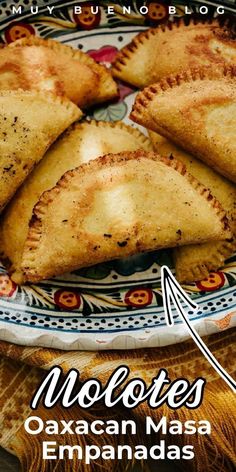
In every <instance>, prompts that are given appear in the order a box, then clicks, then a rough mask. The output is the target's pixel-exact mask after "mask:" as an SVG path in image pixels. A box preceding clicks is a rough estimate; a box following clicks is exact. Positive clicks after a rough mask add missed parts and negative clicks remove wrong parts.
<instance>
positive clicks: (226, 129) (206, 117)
mask: <svg viewBox="0 0 236 472" xmlns="http://www.w3.org/2000/svg"><path fill="white" fill-rule="evenodd" d="M131 118H132V119H133V120H134V121H136V122H137V123H139V124H142V125H144V126H146V127H147V128H149V129H151V130H153V131H156V132H157V133H159V134H161V135H162V136H165V137H166V138H168V139H170V140H171V141H174V142H175V143H176V144H177V145H179V146H181V147H182V148H183V149H185V150H186V151H189V152H190V153H192V154H193V155H194V156H196V157H197V158H200V159H201V160H203V161H204V162H206V163H207V164H208V165H209V166H210V167H212V168H213V169H214V170H216V171H218V172H219V173H220V174H222V175H224V176H225V177H228V178H229V179H230V180H232V181H233V182H236V140H235V133H236V66H232V67H231V66H228V67H220V68H218V69H213V68H202V69H194V70H191V71H186V72H183V73H181V74H179V75H177V76H170V77H168V78H166V79H164V80H162V81H160V82H159V83H157V84H154V85H151V86H150V87H147V88H146V89H144V91H143V92H140V93H139V94H138V96H137V98H136V101H135V104H134V106H133V110H132V113H131Z"/></svg>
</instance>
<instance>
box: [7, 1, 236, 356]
mask: <svg viewBox="0 0 236 472" xmlns="http://www.w3.org/2000/svg"><path fill="white" fill-rule="evenodd" d="M18 3H19V2H14V4H15V5H16V4H18ZM90 3H91V2H83V3H82V5H83V7H84V8H83V11H82V14H81V15H75V14H73V5H74V4H76V5H78V2H74V1H69V2H59V1H52V2H50V1H42V0H41V1H39V0H38V1H37V2H34V1H33V2H29V1H21V2H20V4H21V5H22V6H24V8H22V14H21V15H15V17H14V21H13V17H12V14H11V9H10V7H9V6H7V5H8V4H9V2H0V15H1V24H0V34H1V36H0V37H1V41H2V42H11V41H14V40H16V39H17V38H20V37H22V36H26V35H29V34H35V35H39V36H41V37H43V38H53V39H56V40H58V41H61V42H63V43H66V44H70V45H71V46H73V47H74V48H80V49H82V50H83V51H87V52H88V53H89V54H90V55H91V56H92V57H93V58H94V59H96V60H97V61H99V62H102V63H105V64H106V65H108V66H109V64H110V62H111V61H112V59H113V58H114V56H115V54H116V51H117V49H119V48H121V47H122V46H123V45H125V44H126V43H128V42H129V41H130V40H131V38H132V37H133V36H134V35H135V34H137V32H138V31H141V30H143V29H145V28H146V27H147V26H149V25H150V24H158V23H160V22H162V21H163V20H166V18H167V16H168V13H167V8H166V6H165V4H164V2H152V4H153V5H154V6H153V8H152V9H150V13H149V14H148V15H146V16H142V15H140V13H139V10H138V8H139V7H140V5H143V2H138V1H137V2H132V1H130V2H127V1H125V2H124V4H125V5H127V3H128V4H129V5H130V6H131V8H132V14H131V15H129V16H127V17H125V16H123V15H120V11H121V10H120V9H121V6H122V3H121V2H116V5H117V7H116V12H117V14H116V15H108V14H107V10H106V8H104V7H101V6H100V7H99V9H98V13H97V14H96V15H91V14H90V13H88V12H90V9H88V8H87V7H88V6H89V5H90ZM100 3H103V5H104V4H106V2H100ZM173 3H174V2H173ZM194 3H195V4H196V3H197V2H194ZM205 3H207V2H205ZM30 4H33V5H35V4H37V5H38V6H41V8H40V9H39V13H38V15H34V14H32V12H30V11H29V8H30ZM50 4H51V5H54V6H58V5H59V9H57V8H56V7H55V9H54V11H53V14H52V15H49V13H48V11H47V6H48V5H50ZM229 4H230V5H231V7H232V5H233V2H229ZM1 7H2V8H1ZM231 7H230V9H231ZM193 8H195V7H193ZM212 8H213V7H212ZM177 12H178V15H183V8H181V7H178V10H177ZM134 95H135V90H134V89H132V88H130V87H128V86H126V85H124V84H120V99H119V100H118V101H117V102H114V103H112V104H110V105H108V106H104V107H100V108H96V109H94V110H93V112H91V116H92V117H93V118H94V119H96V120H107V121H110V120H111V121H115V120H121V119H123V120H125V121H128V119H127V115H128V111H129V108H130V106H131V104H132V103H133V101H134ZM163 264H166V265H168V266H169V267H172V261H171V253H170V252H168V251H158V252H157V251H156V252H153V253H147V254H142V255H137V256H134V257H131V258H128V259H125V260H118V261H115V262H109V263H105V264H100V265H98V266H95V267H90V268H87V269H84V270H79V271H77V272H73V273H72V274H67V275H65V276H63V277H58V278H56V279H53V280H49V281H45V282H42V283H40V284H38V285H28V286H22V287H17V286H16V285H15V284H14V283H13V282H12V281H11V280H10V279H9V277H8V275H7V273H6V272H5V270H4V268H3V267H2V266H0V337H1V339H5V340H7V341H11V342H15V343H18V344H24V345H40V346H48V347H54V348H61V349H88V350H95V349H111V348H112V349H113V348H115V349H128V348H137V347H151V346H161V345H166V344H172V343H177V342H180V341H182V340H184V339H186V338H187V337H188V333H187V331H186V329H185V326H183V324H182V322H181V320H180V319H179V317H178V315H177V313H175V315H174V318H175V326H174V327H173V328H168V327H167V326H166V324H165V316H164V311H163V304H162V296H161V281H160V267H161V265H163ZM184 289H185V290H186V291H187V293H189V294H190V295H191V297H192V298H193V299H194V300H195V301H196V302H197V304H198V306H199V309H198V312H197V313H196V312H195V313H193V312H192V311H188V315H189V318H190V320H191V322H192V323H193V324H194V326H195V327H196V328H197V329H198V331H199V333H200V334H201V335H205V334H210V333H213V332H215V331H219V330H223V329H227V328H229V327H231V326H233V325H234V324H236V256H235V257H232V258H231V259H229V260H228V261H227V263H226V266H225V268H224V269H223V270H222V271H220V272H217V273H212V274H211V275H210V277H209V278H208V279H205V280H203V281H202V282H199V283H196V284H192V285H189V286H184Z"/></svg>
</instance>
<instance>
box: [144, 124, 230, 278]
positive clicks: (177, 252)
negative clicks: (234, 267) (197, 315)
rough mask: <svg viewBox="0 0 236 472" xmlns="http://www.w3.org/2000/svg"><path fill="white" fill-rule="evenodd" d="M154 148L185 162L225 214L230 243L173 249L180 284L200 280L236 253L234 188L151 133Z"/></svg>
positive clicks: (184, 153)
mask: <svg viewBox="0 0 236 472" xmlns="http://www.w3.org/2000/svg"><path fill="white" fill-rule="evenodd" d="M150 136H151V139H152V142H153V145H154V149H155V150H156V151H157V152H159V154H161V155H163V156H171V155H173V156H174V157H176V158H177V159H178V160H180V161H181V162H183V163H184V165H185V166H186V169H187V171H188V172H190V173H191V174H192V175H193V176H194V177H196V178H197V179H198V180H199V181H200V182H201V183H202V184H203V185H204V186H205V187H207V188H209V189H210V191H211V193H212V194H213V195H214V196H215V197H216V198H217V200H219V202H220V203H221V205H222V206H223V208H224V209H225V210H226V212H227V216H228V220H229V224H230V227H231V230H232V234H233V238H232V240H229V241H214V242H213V241H212V242H210V243H204V244H192V245H190V246H182V247H178V248H176V249H174V260H175V270H176V275H177V278H178V280H179V281H180V282H193V281H196V280H202V279H204V278H205V277H207V276H208V275H209V272H210V271H215V270H218V269H219V268H220V267H222V266H223V265H224V262H225V260H226V259H227V258H228V257H230V256H232V255H233V253H234V252H235V251H236V188H235V185H234V184H232V183H230V182H229V181H228V180H226V179H225V178H224V177H222V176H220V175H219V174H217V173H216V172H215V171H214V170H212V169H210V167H208V166H206V165H205V164H203V163H202V162H201V161H198V160H197V159H195V158H194V157H193V156H191V155H190V154H187V153H186V152H184V151H183V150H182V149H180V148H178V147H177V146H175V144H173V143H171V142H170V141H168V140H167V139H166V138H163V137H162V136H160V135H158V134H157V133H154V132H153V131H151V132H150Z"/></svg>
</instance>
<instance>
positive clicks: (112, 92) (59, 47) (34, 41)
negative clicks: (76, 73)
mask: <svg viewBox="0 0 236 472" xmlns="http://www.w3.org/2000/svg"><path fill="white" fill-rule="evenodd" d="M24 46H43V47H45V48H49V49H52V50H53V51H56V52H61V53H63V54H66V55H68V56H70V57H71V58H73V59H77V60H78V61H79V62H81V63H82V64H85V65H87V66H88V67H91V68H92V69H93V70H94V71H95V72H96V73H97V74H98V75H99V77H100V79H101V83H102V87H103V89H104V90H106V92H107V97H108V98H115V97H116V96H118V87H117V84H116V82H115V81H114V79H113V77H112V74H111V72H110V71H109V70H108V69H107V68H106V67H105V66H104V65H102V64H99V63H98V62H96V61H95V60H94V59H93V58H92V57H90V56H89V55H88V54H86V53H85V52H83V51H80V50H78V49H74V48H73V47H71V46H68V45H67V44H62V43H60V42H59V41H55V40H53V39H44V38H40V37H38V36H33V35H31V36H28V37H27V38H22V39H17V40H16V41H14V42H12V43H10V44H8V45H6V46H5V47H10V48H14V47H24ZM108 91H109V93H108ZM99 95H100V93H98V96H99Z"/></svg>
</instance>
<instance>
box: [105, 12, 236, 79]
mask: <svg viewBox="0 0 236 472" xmlns="http://www.w3.org/2000/svg"><path fill="white" fill-rule="evenodd" d="M224 62H226V63H232V64H235V63H236V34H235V30H233V25H232V24H231V22H229V20H227V21H224V22H223V21H219V20H217V19H215V20H206V21H196V20H189V19H186V18H185V19H180V20H176V21H175V22H174V23H172V22H169V23H167V24H166V25H160V26H158V27H157V28H151V29H149V30H147V31H143V32H142V33H140V34H138V35H137V36H136V37H135V38H134V39H133V41H132V42H131V43H130V44H128V45H127V46H125V47H124V48H123V49H121V51H120V52H119V53H118V54H117V56H116V59H115V62H114V64H113V68H112V71H113V75H114V76H115V77H118V78H119V79H121V80H124V81H126V82H129V83H131V84H133V85H136V86H137V87H139V88H143V87H145V86H147V85H150V84H153V83H154V82H157V81H158V80H160V79H162V78H164V77H166V76H168V75H171V74H178V73H179V72H181V71H183V70H186V69H189V68H192V67H196V66H201V65H202V66H205V65H210V64H214V65H219V64H222V63H224Z"/></svg>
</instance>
